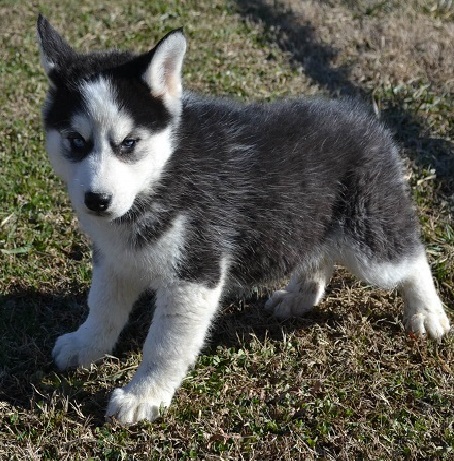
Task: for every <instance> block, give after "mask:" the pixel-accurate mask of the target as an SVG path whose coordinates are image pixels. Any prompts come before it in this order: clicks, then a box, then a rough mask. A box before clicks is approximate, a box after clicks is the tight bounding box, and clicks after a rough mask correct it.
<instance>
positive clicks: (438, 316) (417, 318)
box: [404, 306, 451, 340]
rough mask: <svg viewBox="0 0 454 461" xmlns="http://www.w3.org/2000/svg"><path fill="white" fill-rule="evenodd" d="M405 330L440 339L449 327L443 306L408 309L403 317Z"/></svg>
mask: <svg viewBox="0 0 454 461" xmlns="http://www.w3.org/2000/svg"><path fill="white" fill-rule="evenodd" d="M404 324H405V328H406V330H407V331H411V332H413V333H415V334H416V335H420V336H425V335H426V334H427V335H429V336H430V337H431V338H432V339H435V340H440V339H441V338H442V337H443V336H444V335H445V334H447V333H448V332H449V330H450V329H451V327H450V325H449V320H448V317H447V315H446V313H445V311H444V310H443V308H442V307H441V306H440V307H436V308H432V309H414V310H413V309H410V310H409V312H408V313H407V314H406V315H405V317H404Z"/></svg>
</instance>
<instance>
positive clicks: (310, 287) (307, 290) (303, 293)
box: [265, 261, 333, 320]
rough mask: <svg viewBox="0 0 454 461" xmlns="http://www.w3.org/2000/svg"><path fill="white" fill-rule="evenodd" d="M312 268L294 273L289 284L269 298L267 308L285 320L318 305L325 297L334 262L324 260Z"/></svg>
mask: <svg viewBox="0 0 454 461" xmlns="http://www.w3.org/2000/svg"><path fill="white" fill-rule="evenodd" d="M311 269H312V270H310V271H304V272H297V273H295V274H293V276H292V278H291V279H290V282H289V284H288V285H287V286H286V287H285V288H284V289H283V290H277V291H275V292H274V293H273V295H272V296H271V297H270V298H269V299H268V301H267V302H266V304H265V309H267V310H269V311H272V313H273V315H274V316H275V317H276V318H278V319H282V320H284V319H288V318H292V317H300V316H301V315H303V314H304V313H305V312H308V311H310V310H311V309H312V308H313V307H314V306H316V305H317V304H318V303H319V302H320V301H321V299H322V298H323V294H324V293H325V286H326V284H327V283H328V282H329V280H330V278H331V275H332V273H333V264H332V262H328V261H323V263H320V264H318V265H317V266H316V267H312V268H311Z"/></svg>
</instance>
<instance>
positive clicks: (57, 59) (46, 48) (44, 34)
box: [36, 13, 75, 84]
mask: <svg viewBox="0 0 454 461" xmlns="http://www.w3.org/2000/svg"><path fill="white" fill-rule="evenodd" d="M36 29H37V33H38V43H39V50H40V53H41V63H42V65H43V67H44V70H45V71H46V74H47V76H48V77H49V80H50V81H51V83H53V84H57V82H58V78H57V77H58V74H59V73H60V72H61V71H62V70H64V68H65V66H66V64H67V63H68V62H70V61H71V60H72V59H73V58H74V56H75V52H74V50H73V49H72V48H71V47H70V46H69V45H68V43H67V42H66V40H65V39H64V38H63V37H62V36H61V35H60V34H59V33H58V32H57V31H56V30H55V29H54V28H53V27H52V25H51V24H50V22H49V21H48V20H47V19H46V18H45V17H44V16H43V15H42V14H41V13H40V14H39V16H38V21H37V24H36Z"/></svg>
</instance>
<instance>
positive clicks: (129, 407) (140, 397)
mask: <svg viewBox="0 0 454 461" xmlns="http://www.w3.org/2000/svg"><path fill="white" fill-rule="evenodd" d="M128 387H130V385H128V386H126V387H124V388H123V389H115V390H114V391H113V393H112V397H111V399H110V402H109V406H108V407H107V411H106V418H107V419H108V420H116V421H117V422H119V423H120V424H122V425H125V426H129V425H131V424H135V423H137V422H138V421H141V420H143V419H147V420H149V421H153V420H154V419H156V418H157V417H158V416H159V415H160V414H161V412H162V410H163V409H164V408H165V407H168V406H169V405H170V401H171V398H172V396H171V395H170V396H169V395H161V396H160V397H158V395H159V393H157V394H156V395H153V392H145V393H136V392H133V391H131V390H128Z"/></svg>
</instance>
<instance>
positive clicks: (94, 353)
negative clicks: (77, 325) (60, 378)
mask: <svg viewBox="0 0 454 461" xmlns="http://www.w3.org/2000/svg"><path fill="white" fill-rule="evenodd" d="M93 339H94V338H93V337H90V336H89V335H87V334H83V333H81V331H80V330H77V331H73V332H72V333H66V334H64V335H62V336H59V337H58V338H57V341H56V343H55V346H54V349H53V350H52V357H53V359H54V362H55V364H56V365H57V367H58V368H59V369H60V370H65V369H67V368H77V367H88V366H89V365H90V364H91V363H93V362H96V361H97V360H99V359H101V358H102V357H103V356H104V355H105V354H107V353H109V352H110V351H109V350H105V349H104V348H102V347H100V346H99V345H98V344H96V343H95V342H94V341H93Z"/></svg>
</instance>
